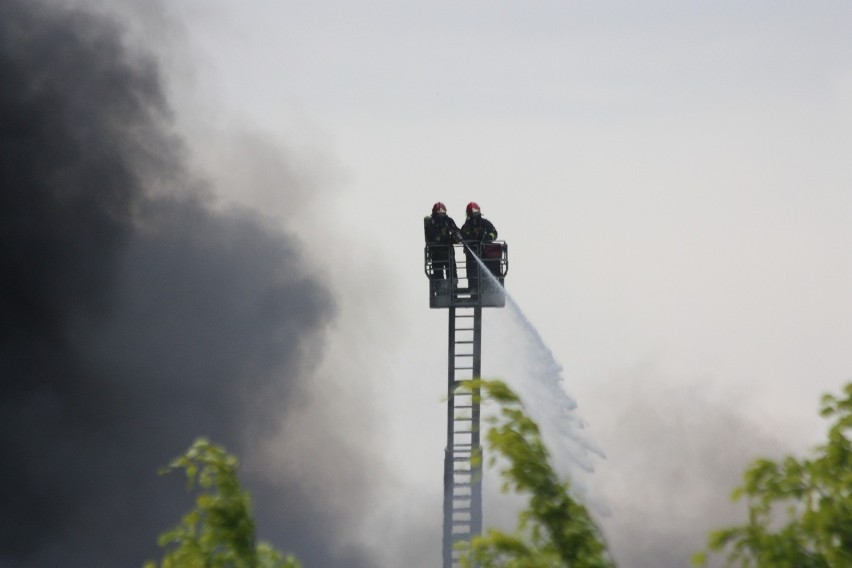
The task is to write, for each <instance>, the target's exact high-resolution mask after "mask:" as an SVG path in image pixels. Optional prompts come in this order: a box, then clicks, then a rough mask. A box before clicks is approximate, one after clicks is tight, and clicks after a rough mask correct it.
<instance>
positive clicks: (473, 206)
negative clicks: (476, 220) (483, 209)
mask: <svg viewBox="0 0 852 568" xmlns="http://www.w3.org/2000/svg"><path fill="white" fill-rule="evenodd" d="M465 213H467V216H468V217H470V216H471V215H479V205H478V204H477V203H476V202H475V201H471V202H470V203H468V204H467V209H465Z"/></svg>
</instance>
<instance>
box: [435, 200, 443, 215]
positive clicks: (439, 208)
mask: <svg viewBox="0 0 852 568" xmlns="http://www.w3.org/2000/svg"><path fill="white" fill-rule="evenodd" d="M446 212H447V206H446V205H444V204H443V203H441V202H440V201H439V202H438V203H436V204H435V205H433V206H432V214H433V215H434V214H435V213H438V214H441V213H446Z"/></svg>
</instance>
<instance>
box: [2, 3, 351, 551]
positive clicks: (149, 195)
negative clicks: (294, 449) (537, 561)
mask: <svg viewBox="0 0 852 568" xmlns="http://www.w3.org/2000/svg"><path fill="white" fill-rule="evenodd" d="M170 121H171V118H170V110H169V107H168V103H167V101H166V100H165V97H164V95H163V86H162V84H161V79H160V75H159V74H158V70H157V66H156V63H155V61H153V60H152V59H151V58H150V57H147V56H145V55H144V54H139V53H136V52H134V51H133V50H131V49H129V48H127V47H126V45H125V44H124V42H123V37H122V30H121V28H120V27H119V26H118V25H117V24H115V23H114V22H112V21H110V20H108V19H106V18H105V17H104V16H101V15H96V14H93V13H87V12H85V11H80V10H75V9H69V8H59V7H56V6H52V5H47V4H43V3H42V2H37V1H34V0H4V2H2V3H0V392H2V395H0V396H1V397H2V398H0V472H2V473H0V478H2V482H0V566H21V567H29V566H54V565H56V566H58V565H63V566H69V567H75V566H139V565H141V563H142V562H143V561H144V560H145V559H148V558H153V557H155V556H156V555H157V554H158V551H157V549H156V546H155V542H156V535H157V534H158V533H159V532H160V531H162V530H164V529H165V528H167V527H169V526H171V525H173V524H175V523H176V522H177V521H178V519H179V515H180V513H181V512H182V511H183V510H185V508H186V507H187V505H188V503H189V500H188V498H187V496H186V495H185V494H184V492H183V480H182V479H180V478H178V477H177V476H173V477H174V479H171V478H162V477H158V476H157V474H156V472H157V469H158V467H160V466H161V465H163V464H165V463H167V462H168V461H169V460H170V458H172V457H173V456H175V455H177V454H179V453H181V452H182V451H183V450H184V449H185V448H186V447H187V446H188V445H189V444H190V442H191V441H192V440H193V439H194V438H195V437H197V436H199V435H206V436H209V437H211V438H212V439H213V440H215V441H217V442H220V443H223V444H226V445H227V446H228V448H229V449H230V450H232V451H234V452H235V453H238V454H239V453H240V452H241V451H242V450H243V449H245V448H247V447H248V444H247V440H249V439H254V440H257V439H263V436H265V435H267V434H270V433H272V432H273V431H274V429H275V427H276V426H277V424H278V419H279V418H280V417H281V416H282V415H283V414H284V413H286V412H287V409H288V404H289V403H288V401H289V400H291V398H292V397H291V395H292V393H293V392H294V391H295V390H296V389H298V388H299V385H300V384H301V382H302V381H304V380H305V379H306V378H308V377H310V372H309V371H310V369H309V367H308V364H309V362H311V361H313V360H314V359H315V357H316V355H317V354H318V353H319V351H320V350H321V349H322V339H323V334H324V332H325V329H326V326H327V324H328V323H329V322H330V321H331V319H332V318H333V317H334V312H335V310H334V303H333V298H332V297H331V294H330V292H329V290H328V289H327V288H326V287H325V286H324V285H323V283H322V281H321V280H320V279H319V278H318V277H316V276H314V275H313V274H314V273H313V272H312V271H311V267H310V264H309V263H308V262H307V259H305V258H303V255H302V254H301V253H300V247H299V242H298V241H297V240H295V239H294V238H292V237H291V236H290V235H288V234H285V233H283V232H281V231H279V230H277V229H275V228H273V227H272V226H271V224H269V223H267V222H265V221H264V220H263V219H261V218H259V217H258V216H257V215H256V214H254V213H250V212H247V211H236V210H231V211H228V212H225V213H221V212H220V213H217V212H215V211H214V210H213V209H212V208H211V207H210V205H209V204H208V202H209V198H208V197H207V196H206V194H205V192H204V190H203V189H201V188H200V185H201V184H200V183H198V182H196V181H193V180H191V179H190V177H189V176H188V175H187V173H186V171H185V168H184V167H183V166H182V165H181V156H182V154H183V153H184V151H185V150H184V148H183V147H182V145H181V142H180V141H179V140H178V139H177V138H176V137H175V136H174V134H173V133H172V131H171V122H170ZM258 486H259V487H265V489H264V488H261V489H259V491H260V492H261V494H260V495H258V494H255V499H256V501H257V502H258V503H260V504H261V505H260V506H261V508H262V507H263V503H271V504H270V505H268V507H270V508H274V511H270V510H267V511H266V512H265V513H264V516H265V518H277V519H278V520H279V521H280V522H281V526H282V527H291V526H300V527H303V530H305V529H304V527H317V530H316V532H314V533H311V534H298V535H295V536H288V535H286V534H285V535H281V534H276V533H275V530H274V528H270V529H267V530H266V531H265V532H266V533H272V534H269V535H268V536H265V538H270V539H272V540H274V541H277V542H276V544H279V545H280V546H282V547H287V548H290V549H292V550H294V551H295V552H296V553H297V554H302V555H303V556H307V557H309V558H310V559H311V560H312V561H311V562H310V563H311V565H324V566H332V565H337V564H340V563H342V564H343V565H348V566H352V565H356V564H359V562H358V561H356V560H354V559H353V558H349V559H348V560H346V559H341V558H339V557H335V552H334V547H333V546H330V545H329V544H328V543H329V542H330V541H332V542H333V539H334V537H335V527H334V520H333V519H331V518H330V514H329V513H320V512H317V510H315V509H316V508H315V507H314V506H313V504H312V501H311V499H309V498H306V497H305V496H300V497H298V498H295V497H294V501H293V502H290V503H281V502H278V501H276V499H275V498H273V497H272V496H271V495H272V493H274V494H275V496H277V497H280V496H282V495H284V496H286V495H289V494H292V495H298V491H297V490H292V491H289V492H288V490H287V488H286V487H284V488H281V487H277V488H272V487H270V486H269V484H259V485H258ZM263 491H267V494H266V495H264V494H263ZM262 536H264V535H262Z"/></svg>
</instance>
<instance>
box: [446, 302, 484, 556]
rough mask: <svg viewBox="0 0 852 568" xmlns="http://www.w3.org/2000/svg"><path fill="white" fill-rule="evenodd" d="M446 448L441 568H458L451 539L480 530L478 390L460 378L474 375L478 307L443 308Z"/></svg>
mask: <svg viewBox="0 0 852 568" xmlns="http://www.w3.org/2000/svg"><path fill="white" fill-rule="evenodd" d="M449 312H450V314H449V345H448V350H449V353H448V355H449V356H448V358H447V361H448V369H447V376H448V381H447V382H448V384H447V395H448V396H447V446H446V448H445V450H444V537H443V541H444V542H443V544H444V546H443V556H444V564H443V566H444V568H455V567H458V566H461V563H460V552H458V551H456V550H454V548H455V544H456V543H457V542H461V541H465V542H470V540H471V538H472V537H474V536H477V535H479V534H481V533H482V485H481V482H482V459H481V457H482V449H481V447H480V431H479V416H480V409H479V401H478V398H479V389H476V391H475V392H471V390H470V389H469V388H467V387H463V386H460V384H459V383H460V382H461V381H464V380H468V379H473V378H480V367H481V340H482V308H481V307H479V306H475V307H454V308H450V310H449Z"/></svg>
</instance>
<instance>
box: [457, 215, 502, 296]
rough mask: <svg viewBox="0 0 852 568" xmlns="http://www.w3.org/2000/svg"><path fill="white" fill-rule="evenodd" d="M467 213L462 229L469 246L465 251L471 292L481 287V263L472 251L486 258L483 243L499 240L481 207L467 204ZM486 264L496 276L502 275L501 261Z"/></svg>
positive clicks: (486, 262) (490, 261) (495, 230)
mask: <svg viewBox="0 0 852 568" xmlns="http://www.w3.org/2000/svg"><path fill="white" fill-rule="evenodd" d="M465 213H466V214H467V220H466V221H465V222H464V225H462V228H461V234H462V239H464V241H465V243H466V244H467V245H468V246H466V247H465V249H464V254H465V257H466V258H467V263H466V264H465V268H466V269H467V281H468V286H469V287H470V289H471V290H476V289H478V287H479V263H478V262H477V261H476V259H475V258H474V257H473V255H472V254H471V252H470V249H472V250H473V252H474V253H476V254H477V255H479V256H480V257H482V256H484V255H483V251H484V245H483V244H482V243H488V242H491V241H493V240H495V239H496V238H497V229H495V228H494V225H493V224H492V223H491V221H489V220H488V219H486V218H485V217H483V216H482V213H481V211H480V209H479V205H477V204H476V203H475V202H473V201H471V202H470V203H468V204H467V208H466V209H465ZM484 263H485V266H487V267H488V269H489V270H490V271H491V272H492V273H493V274H494V275H495V276H499V275H500V260H499V259H496V260H485V261H484Z"/></svg>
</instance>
